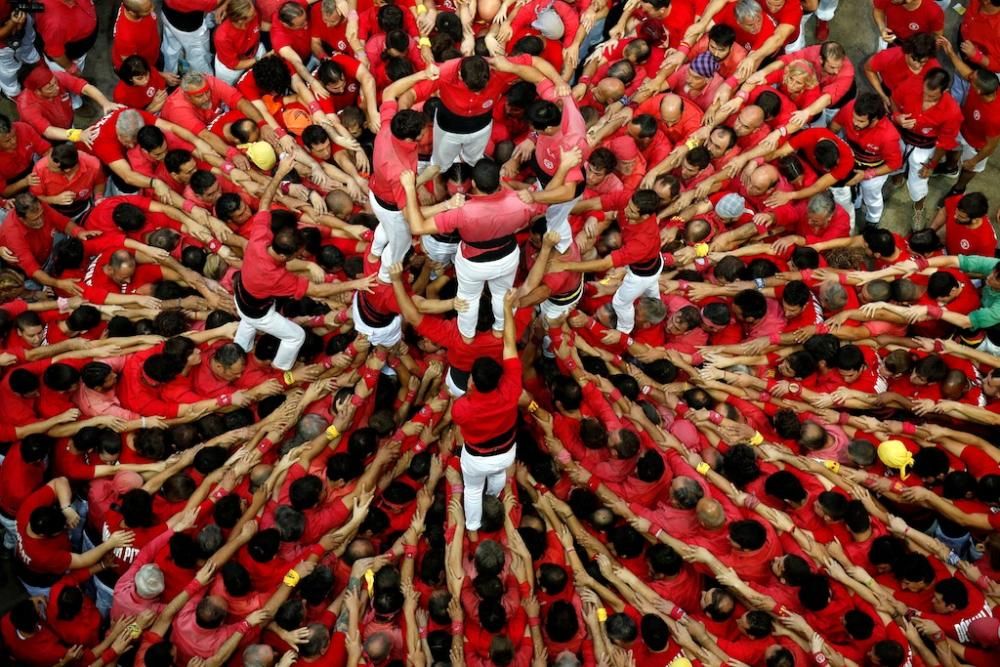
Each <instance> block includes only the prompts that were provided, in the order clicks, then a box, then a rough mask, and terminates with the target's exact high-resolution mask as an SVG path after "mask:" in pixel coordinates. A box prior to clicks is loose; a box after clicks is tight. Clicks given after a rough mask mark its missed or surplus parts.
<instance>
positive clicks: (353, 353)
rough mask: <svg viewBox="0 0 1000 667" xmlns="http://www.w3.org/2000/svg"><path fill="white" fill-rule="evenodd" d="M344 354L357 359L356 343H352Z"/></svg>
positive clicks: (345, 349)
mask: <svg viewBox="0 0 1000 667" xmlns="http://www.w3.org/2000/svg"><path fill="white" fill-rule="evenodd" d="M344 354H346V355H347V356H349V357H356V356H357V355H358V347H357V346H356V345H355V344H354V343H351V344H350V345H348V346H347V347H346V348H344Z"/></svg>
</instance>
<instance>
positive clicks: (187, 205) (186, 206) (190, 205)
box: [150, 183, 194, 213]
mask: <svg viewBox="0 0 1000 667" xmlns="http://www.w3.org/2000/svg"><path fill="white" fill-rule="evenodd" d="M150 186H152V183H150ZM181 209H182V210H183V211H184V212H185V213H190V212H191V211H193V210H194V202H193V201H191V200H190V199H185V200H184V203H183V204H181Z"/></svg>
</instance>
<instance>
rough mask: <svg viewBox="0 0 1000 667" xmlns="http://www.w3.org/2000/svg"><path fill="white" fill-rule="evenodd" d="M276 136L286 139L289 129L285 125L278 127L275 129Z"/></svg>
mask: <svg viewBox="0 0 1000 667" xmlns="http://www.w3.org/2000/svg"><path fill="white" fill-rule="evenodd" d="M313 104H316V103H315V102H313ZM309 110H310V111H312V108H310V109H309ZM274 136H276V137H278V138H279V139H284V138H285V137H287V136H288V130H286V129H285V128H283V127H279V128H278V129H276V130H275V131H274Z"/></svg>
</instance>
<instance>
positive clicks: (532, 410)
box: [528, 401, 538, 414]
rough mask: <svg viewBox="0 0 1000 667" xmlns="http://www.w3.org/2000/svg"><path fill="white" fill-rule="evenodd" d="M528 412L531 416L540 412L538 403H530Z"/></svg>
mask: <svg viewBox="0 0 1000 667" xmlns="http://www.w3.org/2000/svg"><path fill="white" fill-rule="evenodd" d="M528 412H530V413H531V414H535V413H536V412H538V403H535V402H534V401H532V402H531V403H528Z"/></svg>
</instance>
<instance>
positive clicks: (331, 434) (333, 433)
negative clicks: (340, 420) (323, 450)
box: [326, 424, 340, 440]
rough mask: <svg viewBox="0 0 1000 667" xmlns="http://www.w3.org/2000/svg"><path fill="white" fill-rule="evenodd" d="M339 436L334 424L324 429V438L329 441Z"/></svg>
mask: <svg viewBox="0 0 1000 667" xmlns="http://www.w3.org/2000/svg"><path fill="white" fill-rule="evenodd" d="M339 435H340V431H338V430H337V426H336V424H330V425H329V426H327V427H326V437H327V438H328V439H330V440H334V439H336V438H337V436H339Z"/></svg>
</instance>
